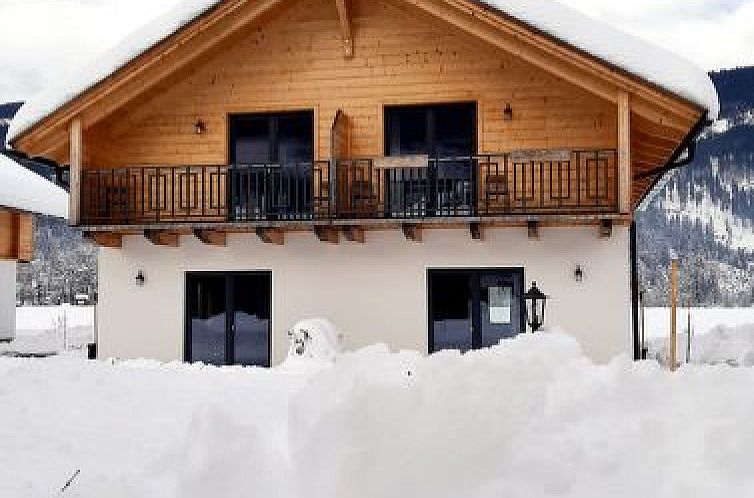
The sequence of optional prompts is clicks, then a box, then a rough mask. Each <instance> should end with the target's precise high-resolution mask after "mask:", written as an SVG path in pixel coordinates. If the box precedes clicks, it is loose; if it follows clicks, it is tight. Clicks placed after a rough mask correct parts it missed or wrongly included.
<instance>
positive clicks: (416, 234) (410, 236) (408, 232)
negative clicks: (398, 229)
mask: <svg viewBox="0 0 754 498" xmlns="http://www.w3.org/2000/svg"><path fill="white" fill-rule="evenodd" d="M403 236H404V237H405V238H406V240H409V241H411V242H417V243H421V242H422V240H423V239H422V227H421V226H419V225H412V224H408V223H406V224H404V225H403Z"/></svg>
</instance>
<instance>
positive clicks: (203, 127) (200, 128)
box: [194, 119, 207, 135]
mask: <svg viewBox="0 0 754 498" xmlns="http://www.w3.org/2000/svg"><path fill="white" fill-rule="evenodd" d="M194 131H195V132H196V134H197V135H204V134H205V133H206V132H207V124H206V123H205V122H204V121H202V120H201V119H199V120H197V121H196V124H195V125H194Z"/></svg>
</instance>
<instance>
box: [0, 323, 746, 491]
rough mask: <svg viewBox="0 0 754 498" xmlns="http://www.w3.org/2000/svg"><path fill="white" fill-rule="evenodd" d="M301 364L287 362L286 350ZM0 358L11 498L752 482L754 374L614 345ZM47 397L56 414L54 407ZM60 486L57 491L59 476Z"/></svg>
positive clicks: (1, 476) (515, 343) (534, 339)
mask: <svg viewBox="0 0 754 498" xmlns="http://www.w3.org/2000/svg"><path fill="white" fill-rule="evenodd" d="M288 366H289V367H290V365H288ZM291 372H292V370H291V369H290V368H284V369H276V370H272V371H265V370H258V369H241V368H225V369H216V368H211V367H203V366H200V365H194V366H183V365H166V366H161V365H157V364H155V363H151V362H127V363H124V364H121V365H116V366H111V365H109V364H106V363H84V362H73V361H71V360H62V359H56V360H45V361H41V362H21V361H18V360H0V386H2V389H0V405H1V406H3V410H2V411H0V440H3V445H2V446H1V447H0V495H2V496H9V497H11V496H30V495H45V496H47V495H52V494H53V492H54V491H55V486H56V485H58V486H59V485H62V483H64V482H65V480H66V479H67V478H68V477H70V475H72V474H73V472H74V471H75V470H76V469H81V474H80V477H79V478H78V479H77V480H76V481H75V482H74V483H73V484H72V486H71V488H70V489H69V491H67V493H66V495H70V496H82V497H83V496H86V497H95V496H109V497H120V496H140V497H142V496H154V497H171V496H172V497H189V498H191V497H206V496H217V497H241V496H244V497H246V496H270V497H276V498H299V497H301V498H304V497H306V498H320V497H321V498H324V497H327V498H339V497H343V498H346V497H347V498H352V497H355V496H358V497H366V498H370V497H375V498H377V497H379V498H390V497H408V496H410V497H412V498H424V497H426V498H429V497H431V498H437V497H458V496H463V497H495V498H499V497H500V496H508V497H547V496H559V497H563V496H564V497H580V498H584V497H595V498H596V497H599V498H602V497H604V496H611V497H626V498H628V497H631V498H634V497H636V496H653V497H684V498H685V497H688V496H695V497H700V496H710V497H712V496H719V495H723V496H747V495H748V494H750V491H751V489H754V474H752V472H751V471H750V463H751V462H752V461H754V431H752V430H751V429H750V420H751V418H752V416H754V394H752V391H751V389H750V386H751V385H752V382H754V370H752V369H746V368H739V369H734V368H730V367H726V366H720V367H689V368H684V369H682V370H681V371H679V372H678V373H677V374H675V375H672V374H669V373H667V372H666V371H664V370H662V369H661V368H660V367H659V366H658V365H657V363H654V362H647V363H643V364H635V363H632V362H631V361H629V360H628V359H627V358H618V359H616V360H614V361H613V362H612V363H611V364H609V365H607V366H596V365H594V364H592V363H591V362H590V361H588V360H587V359H586V358H585V357H584V356H583V355H582V353H581V351H580V348H579V346H578V345H577V343H576V342H575V341H574V340H572V339H570V338H568V337H567V336H564V335H558V334H547V335H526V336H521V337H519V338H517V339H514V340H510V341H506V342H504V343H503V344H502V345H500V346H498V347H495V348H492V349H489V350H483V351H477V352H473V353H469V354H466V355H463V356H462V355H460V354H458V353H455V352H444V353H440V354H437V355H434V356H432V357H430V358H423V357H421V356H419V355H418V354H415V353H408V352H403V353H398V354H391V353H389V352H388V351H387V349H386V348H385V347H383V346H374V347H371V348H367V349H364V350H361V351H358V352H355V353H350V354H346V355H343V356H340V357H339V358H338V360H337V362H336V363H335V364H330V365H327V364H326V363H323V364H322V366H321V368H319V369H317V370H314V371H311V370H309V371H308V372H307V373H306V374H298V373H291ZM52 407H54V409H52ZM58 489H59V487H58Z"/></svg>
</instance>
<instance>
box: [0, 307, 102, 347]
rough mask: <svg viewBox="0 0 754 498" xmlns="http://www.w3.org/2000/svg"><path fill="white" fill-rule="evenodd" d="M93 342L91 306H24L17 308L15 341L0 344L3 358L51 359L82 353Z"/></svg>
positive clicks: (92, 311)
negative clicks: (71, 351) (72, 351)
mask: <svg viewBox="0 0 754 498" xmlns="http://www.w3.org/2000/svg"><path fill="white" fill-rule="evenodd" d="M93 341H94V307H92V306H70V305H63V306H24V307H19V308H16V337H15V339H14V340H13V341H12V342H11V343H8V344H3V343H0V355H3V354H5V355H12V354H21V355H52V354H57V353H61V352H64V351H70V350H74V351H79V352H83V349H84V348H85V347H86V345H87V344H88V343H90V342H93Z"/></svg>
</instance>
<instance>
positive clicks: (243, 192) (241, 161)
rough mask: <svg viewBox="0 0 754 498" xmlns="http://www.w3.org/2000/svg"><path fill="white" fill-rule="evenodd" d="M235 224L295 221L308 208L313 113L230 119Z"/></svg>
mask: <svg viewBox="0 0 754 498" xmlns="http://www.w3.org/2000/svg"><path fill="white" fill-rule="evenodd" d="M229 131H230V133H229V140H230V144H229V147H228V151H229V156H230V157H229V159H230V163H231V165H232V172H231V175H230V179H231V185H230V188H229V196H230V197H229V205H230V206H231V210H230V212H231V215H232V216H233V218H234V219H235V220H243V219H268V218H272V219H281V218H282V219H291V218H293V219H300V218H302V217H306V215H308V214H309V213H310V211H311V208H312V188H311V179H312V163H313V160H314V112H313V111H297V112H283V113H264V114H239V115H232V116H230V117H229Z"/></svg>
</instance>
